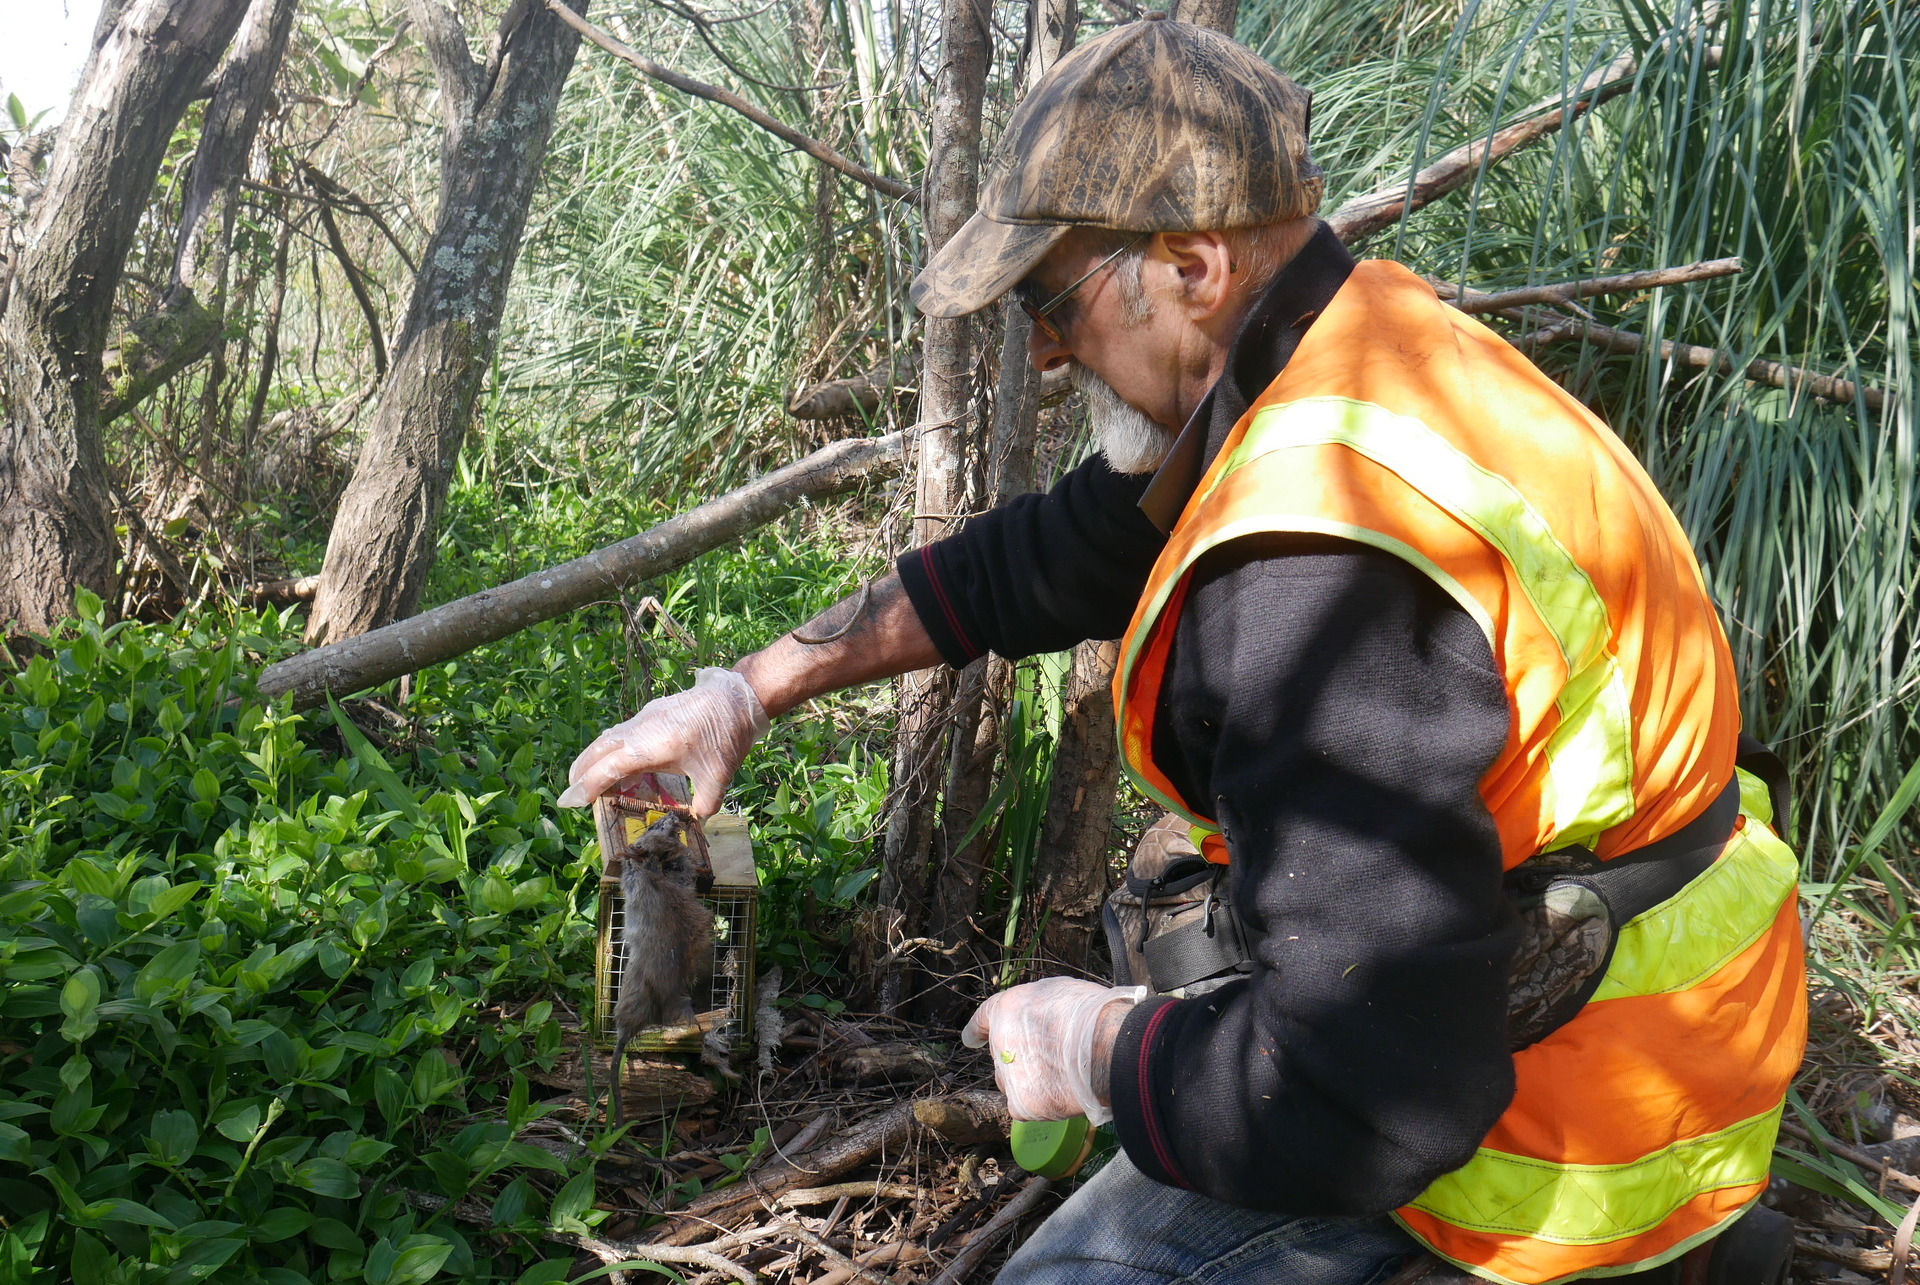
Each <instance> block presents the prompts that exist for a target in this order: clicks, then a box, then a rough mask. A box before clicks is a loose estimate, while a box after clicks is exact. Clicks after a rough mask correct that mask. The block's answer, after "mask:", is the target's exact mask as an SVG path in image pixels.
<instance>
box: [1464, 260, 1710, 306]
mask: <svg viewBox="0 0 1920 1285" xmlns="http://www.w3.org/2000/svg"><path fill="white" fill-rule="evenodd" d="M1744 267H1745V265H1744V264H1742V263H1741V262H1740V260H1739V259H1707V260H1705V261H1703V262H1700V263H1689V264H1687V265H1686V266H1685V267H1680V268H1654V269H1652V270H1651V271H1648V272H1626V273H1622V274H1621V275H1619V276H1616V277H1589V278H1587V279H1586V280H1584V281H1566V282H1562V283H1560V284H1558V285H1550V286H1526V287H1524V288H1522V289H1519V290H1502V291H1499V292H1498V293H1496V294H1488V293H1486V292H1485V291H1482V290H1465V291H1459V290H1456V288H1455V287H1454V286H1453V285H1451V284H1450V283H1448V282H1444V281H1440V280H1437V279H1436V278H1433V277H1428V278H1427V281H1428V283H1429V284H1430V285H1432V286H1433V288H1434V290H1435V291H1436V292H1439V293H1440V294H1441V297H1442V298H1450V299H1451V300H1452V302H1453V306H1454V307H1456V308H1458V309H1459V310H1460V311H1462V312H1464V313H1467V314H1468V315H1469V316H1474V315H1478V314H1480V313H1486V312H1500V311H1502V310H1504V309H1507V308H1520V307H1525V306H1527V305H1529V304H1543V303H1544V304H1564V303H1571V302H1573V301H1574V300H1575V299H1591V298H1593V297H1594V296H1595V295H1603V294H1633V293H1636V292H1638V291H1641V290H1653V289H1656V288H1658V287H1660V286H1682V285H1687V284H1690V283H1691V282H1695V281H1711V280H1713V279H1714V278H1716V277H1730V276H1732V275H1733V274H1734V273H1736V272H1740V271H1743V270H1744Z"/></svg>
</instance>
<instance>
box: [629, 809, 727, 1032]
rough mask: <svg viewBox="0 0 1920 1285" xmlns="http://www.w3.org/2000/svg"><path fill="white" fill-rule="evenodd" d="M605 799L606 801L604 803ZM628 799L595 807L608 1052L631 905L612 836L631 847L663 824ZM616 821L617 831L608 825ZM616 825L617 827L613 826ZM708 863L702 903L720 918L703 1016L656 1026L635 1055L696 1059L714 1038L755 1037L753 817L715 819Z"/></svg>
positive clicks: (710, 823) (708, 825)
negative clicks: (623, 839) (750, 832)
mask: <svg viewBox="0 0 1920 1285" xmlns="http://www.w3.org/2000/svg"><path fill="white" fill-rule="evenodd" d="M604 797H605V796H603V798H604ZM620 802H621V801H615V800H608V801H607V802H606V803H604V804H603V803H602V801H601V800H596V801H595V810H596V813H610V814H611V815H610V816H602V817H601V818H600V820H601V824H600V826H599V830H600V834H601V867H600V921H599V931H598V934H597V941H596V944H595V949H594V963H593V981H594V986H593V991H594V1003H593V1038H594V1044H595V1046H596V1047H597V1048H598V1049H599V1050H600V1051H601V1052H603V1053H611V1052H612V1051H613V1044H614V1022H613V1014H614V1010H615V1009H616V1008H617V1007H618V1006H619V1004H620V984H621V978H622V976H623V975H624V973H625V972H626V962H627V960H626V926H627V925H626V904H625V900H626V899H625V897H624V896H623V895H622V893H621V890H620V873H619V869H618V867H617V865H616V864H615V863H614V862H613V861H612V860H611V859H610V858H611V857H612V856H613V855H614V854H612V853H609V852H608V851H607V848H608V836H609V831H610V830H612V832H613V833H614V834H619V833H620V832H621V831H622V830H625V831H627V833H626V835H625V837H626V838H627V839H628V840H629V841H631V840H632V839H634V838H636V837H638V835H639V834H640V833H641V832H643V831H644V830H645V829H646V827H647V826H648V825H651V824H652V823H653V822H654V821H656V820H658V819H659V818H660V816H661V815H662V813H660V812H658V811H644V810H635V809H632V808H630V807H628V808H623V807H621V806H620ZM610 821H611V822H613V823H614V825H613V826H610V825H609V824H608V823H609V822H610ZM615 826H617V827H618V828H614V827H615ZM703 828H704V830H705V831H706V838H707V852H708V857H709V859H710V860H711V861H712V864H713V888H712V889H711V890H710V891H708V892H705V893H702V894H700V900H701V902H702V904H704V905H705V906H706V907H707V909H709V910H711V911H712V912H713V960H712V968H711V970H710V971H708V970H705V969H703V970H702V971H703V972H706V974H707V977H708V979H709V980H708V981H706V982H705V983H704V984H701V985H699V986H697V987H696V989H695V993H694V994H693V996H692V997H691V998H692V1000H693V1009H694V1012H695V1014H697V1017H696V1019H695V1021H694V1022H693V1023H692V1024H690V1025H685V1026H653V1027H648V1028H647V1029H645V1030H643V1031H641V1032H640V1033H639V1034H638V1035H636V1036H634V1038H633V1041H632V1043H630V1044H629V1045H628V1046H627V1049H628V1052H629V1053H663V1054H674V1055H693V1054H698V1053H699V1052H700V1048H701V1045H702V1043H703V1042H704V1041H706V1040H707V1038H708V1037H709V1036H713V1035H716V1034H717V1035H718V1036H719V1037H720V1038H722V1039H725V1040H728V1041H730V1042H734V1043H738V1042H740V1041H744V1040H748V1039H751V1038H752V1036H753V1013H754V984H755V981H756V977H757V974H756V971H755V966H756V964H757V962H758V961H757V959H756V955H755V949H754V943H755V941H756V940H757V938H758V932H759V927H760V875H759V871H758V870H757V869H756V868H755V866H754V863H753V841H752V839H751V838H750V837H749V835H748V831H747V819H746V818H745V817H743V816H737V815H734V814H731V813H724V812H723V813H721V814H719V815H718V816H714V817H709V818H708V819H707V821H706V822H705V824H704V826H703Z"/></svg>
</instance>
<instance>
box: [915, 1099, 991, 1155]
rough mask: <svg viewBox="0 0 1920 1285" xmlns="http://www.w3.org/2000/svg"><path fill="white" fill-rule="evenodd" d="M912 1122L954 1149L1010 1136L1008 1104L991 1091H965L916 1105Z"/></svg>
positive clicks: (923, 1101) (925, 1100)
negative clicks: (943, 1140)
mask: <svg viewBox="0 0 1920 1285" xmlns="http://www.w3.org/2000/svg"><path fill="white" fill-rule="evenodd" d="M913 1118H914V1119H916V1120H918V1121H919V1122H920V1123H921V1124H922V1125H923V1126H925V1127H926V1128H928V1129H931V1130H932V1131H933V1132H935V1133H937V1134H939V1135H940V1137H941V1138H943V1139H945V1140H946V1143H947V1145H948V1146H951V1147H971V1146H974V1145H975V1144H977V1143H981V1142H990V1141H993V1140H994V1139H996V1138H1004V1137H1006V1136H1007V1130H1008V1129H1009V1128H1010V1127H1011V1124H1010V1122H1009V1119H1008V1116H1007V1100H1006V1098H1005V1097H1004V1096H1002V1095H1001V1094H999V1093H996V1092H995V1091H994V1090H992V1089H963V1090H961V1091H960V1092H958V1093H950V1094H948V1095H947V1096H946V1097H944V1098H926V1099H923V1100H922V1101H919V1102H916V1103H914V1104H913Z"/></svg>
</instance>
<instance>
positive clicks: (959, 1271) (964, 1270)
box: [930, 1178, 1053, 1285]
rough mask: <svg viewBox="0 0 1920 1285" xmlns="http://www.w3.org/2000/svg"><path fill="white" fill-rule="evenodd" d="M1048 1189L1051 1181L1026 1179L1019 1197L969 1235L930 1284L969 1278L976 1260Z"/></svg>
mask: <svg viewBox="0 0 1920 1285" xmlns="http://www.w3.org/2000/svg"><path fill="white" fill-rule="evenodd" d="M1052 1189H1053V1180H1052V1179H1051V1178H1034V1179H1032V1180H1030V1181H1029V1182H1028V1183H1027V1185H1026V1186H1024V1187H1022V1188H1021V1189H1020V1194H1019V1195H1017V1196H1015V1197H1014V1198H1013V1199H1012V1200H1009V1201H1008V1202H1007V1203H1006V1205H1005V1207H1003V1208H1002V1209H1001V1210H1000V1212H999V1213H997V1214H995V1215H994V1216H993V1217H992V1218H991V1219H990V1220H988V1222H987V1225H986V1226H985V1227H982V1228H981V1229H980V1230H979V1231H977V1232H975V1233H973V1237H972V1239H970V1240H968V1241H967V1247H966V1248H965V1249H963V1250H961V1251H960V1252H959V1253H958V1254H957V1255H955V1256H954V1260H953V1261H952V1262H951V1263H948V1264H947V1266H946V1270H945V1271H943V1272H941V1273H940V1274H939V1275H938V1276H936V1277H934V1278H933V1280H932V1281H931V1282H930V1285H961V1282H963V1281H965V1280H966V1279H967V1277H968V1276H970V1275H972V1274H973V1269H974V1268H976V1267H978V1266H979V1265H980V1261H981V1260H982V1259H984V1258H985V1257H986V1256H987V1251H988V1250H990V1249H992V1248H993V1247H994V1246H995V1245H996V1244H998V1243H999V1241H1000V1238H1001V1237H1002V1236H1005V1235H1006V1234H1007V1233H1008V1232H1010V1231H1012V1230H1013V1228H1014V1225H1015V1224H1016V1223H1018V1222H1019V1221H1020V1220H1021V1219H1022V1218H1025V1217H1026V1216H1027V1215H1028V1214H1030V1213H1032V1212H1033V1209H1034V1206H1036V1205H1038V1204H1039V1203H1040V1200H1041V1198H1042V1197H1044V1196H1045V1195H1046V1194H1047V1193H1048V1192H1049V1191H1051V1190H1052Z"/></svg>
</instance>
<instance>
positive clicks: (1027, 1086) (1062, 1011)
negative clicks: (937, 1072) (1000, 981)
mask: <svg viewBox="0 0 1920 1285" xmlns="http://www.w3.org/2000/svg"><path fill="white" fill-rule="evenodd" d="M1146 994H1147V988H1146V987H1144V986H1102V985H1100V983H1098V982H1086V981H1081V980H1080V979H1079V978H1077V977H1049V978H1046V979H1045V980H1043V981H1037V982H1028V983H1027V984H1026V985H1024V986H1015V987H1012V988H1010V989H1008V990H1003V991H1001V992H1000V993H999V994H998V995H995V996H993V997H992V998H991V999H989V1000H988V1001H987V1002H986V1003H984V1004H982V1005H981V1006H980V1007H979V1008H977V1009H975V1010H974V1013H973V1016H972V1017H971V1018H969V1019H968V1020H967V1025H966V1029H965V1030H963V1031H961V1032H960V1039H961V1042H963V1043H964V1044H965V1045H966V1046H967V1047H968V1048H972V1049H977V1048H982V1047H987V1048H991V1049H992V1050H993V1078H994V1081H995V1083H997V1084H998V1085H999V1086H1000V1091H1001V1092H1002V1093H1004V1094H1006V1095H1007V1114H1008V1115H1010V1116H1012V1117H1013V1118H1014V1119H1016V1120H1068V1119H1072V1118H1073V1117H1074V1116H1076V1115H1084V1116H1086V1117H1087V1119H1088V1120H1090V1121H1092V1122H1093V1123H1094V1124H1105V1123H1106V1122H1107V1121H1109V1120H1111V1119H1113V1108H1112V1107H1111V1106H1109V1105H1108V1104H1107V1103H1106V1102H1104V1101H1102V1100H1101V1098H1100V1095H1099V1094H1098V1093H1097V1092H1095V1090H1094V1084H1093V1066H1094V1060H1095V1054H1096V1053H1099V1054H1106V1053H1109V1052H1110V1049H1107V1048H1099V1047H1098V1045H1099V1044H1101V1043H1107V1044H1110V1043H1111V1041H1112V1039H1113V1028H1110V1027H1106V1026H1105V1024H1104V1023H1103V1021H1102V1015H1103V1014H1104V1013H1105V1012H1106V1009H1107V1007H1108V1006H1109V1005H1111V1004H1116V1003H1117V1004H1124V1005H1125V1006H1126V1007H1128V1008H1132V1007H1133V1006H1134V1005H1135V1004H1137V1003H1139V1002H1140V1001H1141V1000H1142V999H1144V998H1145V997H1146Z"/></svg>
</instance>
